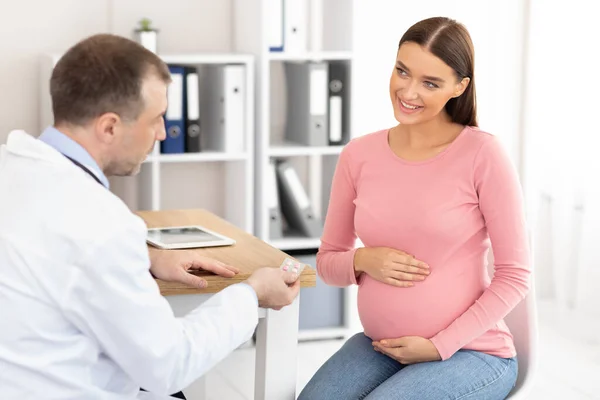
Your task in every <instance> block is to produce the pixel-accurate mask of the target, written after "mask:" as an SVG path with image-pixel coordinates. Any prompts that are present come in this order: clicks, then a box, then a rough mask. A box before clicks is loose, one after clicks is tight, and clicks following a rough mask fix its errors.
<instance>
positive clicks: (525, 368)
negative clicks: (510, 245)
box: [488, 236, 539, 400]
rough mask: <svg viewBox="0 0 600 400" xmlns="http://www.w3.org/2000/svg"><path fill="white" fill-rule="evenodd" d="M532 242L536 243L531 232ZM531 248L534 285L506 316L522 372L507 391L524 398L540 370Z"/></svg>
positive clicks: (517, 398)
mask: <svg viewBox="0 0 600 400" xmlns="http://www.w3.org/2000/svg"><path fill="white" fill-rule="evenodd" d="M530 243H533V240H531V236H530ZM530 249H531V250H530V251H531V269H532V274H531V277H530V282H531V283H530V285H531V288H530V290H529V293H528V294H527V296H526V297H525V298H524V299H523V300H522V301H521V302H520V303H519V304H518V305H517V306H516V307H515V308H514V309H513V310H512V311H511V312H510V313H509V314H508V315H507V316H506V317H505V319H504V321H505V322H506V324H507V325H508V328H509V329H510V331H511V333H512V335H513V340H514V343H515V347H516V350H517V360H518V362H519V375H518V377H517V384H516V385H515V387H514V388H513V390H512V391H511V392H510V394H509V395H508V397H507V399H509V400H525V399H528V398H529V394H530V392H531V388H532V387H533V380H534V375H535V372H536V370H537V361H538V354H537V350H538V343H539V339H538V321H537V318H538V317H537V307H536V298H535V287H534V278H533V273H534V271H535V269H534V265H535V264H534V260H533V251H534V249H533V245H531V247H530ZM493 260H494V258H493V255H492V252H491V251H490V256H489V257H488V272H489V273H490V276H493V273H494V262H493Z"/></svg>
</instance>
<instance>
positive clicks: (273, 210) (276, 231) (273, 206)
mask: <svg viewBox="0 0 600 400" xmlns="http://www.w3.org/2000/svg"><path fill="white" fill-rule="evenodd" d="M266 188H267V205H268V207H269V238H270V239H279V238H281V237H282V236H283V225H282V223H281V209H280V208H279V191H278V189H277V171H276V166H275V162H274V161H270V162H269V168H268V170H267V182H266Z"/></svg>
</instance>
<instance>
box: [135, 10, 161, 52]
mask: <svg viewBox="0 0 600 400" xmlns="http://www.w3.org/2000/svg"><path fill="white" fill-rule="evenodd" d="M134 32H135V38H136V40H137V41H138V43H140V44H141V45H142V46H144V47H145V48H147V49H148V50H150V51H151V52H153V53H156V52H157V42H158V40H157V38H158V29H155V28H153V27H152V21H151V20H150V19H149V18H142V19H141V20H140V21H139V27H138V28H137V29H136V30H135V31H134Z"/></svg>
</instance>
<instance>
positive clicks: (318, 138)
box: [285, 61, 350, 146]
mask: <svg viewBox="0 0 600 400" xmlns="http://www.w3.org/2000/svg"><path fill="white" fill-rule="evenodd" d="M285 77H286V84H287V120H286V127H285V139H286V140H287V141H289V142H293V143H296V144H300V145H304V146H328V145H341V144H345V143H347V142H348V140H349V139H350V85H349V81H350V63H349V62H347V61H329V62H326V61H323V62H286V63H285Z"/></svg>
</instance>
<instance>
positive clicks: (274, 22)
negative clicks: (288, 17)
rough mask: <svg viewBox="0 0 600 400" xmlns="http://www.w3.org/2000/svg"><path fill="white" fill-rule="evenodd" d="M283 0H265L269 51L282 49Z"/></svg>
mask: <svg viewBox="0 0 600 400" xmlns="http://www.w3.org/2000/svg"><path fill="white" fill-rule="evenodd" d="M283 2H284V0H267V28H268V30H269V32H268V34H267V37H268V41H269V51H273V52H281V51H283V49H284V47H283V38H284V15H283V10H284V4H283Z"/></svg>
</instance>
